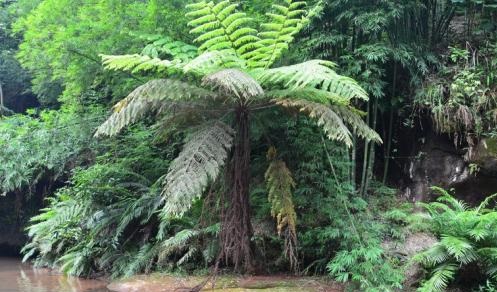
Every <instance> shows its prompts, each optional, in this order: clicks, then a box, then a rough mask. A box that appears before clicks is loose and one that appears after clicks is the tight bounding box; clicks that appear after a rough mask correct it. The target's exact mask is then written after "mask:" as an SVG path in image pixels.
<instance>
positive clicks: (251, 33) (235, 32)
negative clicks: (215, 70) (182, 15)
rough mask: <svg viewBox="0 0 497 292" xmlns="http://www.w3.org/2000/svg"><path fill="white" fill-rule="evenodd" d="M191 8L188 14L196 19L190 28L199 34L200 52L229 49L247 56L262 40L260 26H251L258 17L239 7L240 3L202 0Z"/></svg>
mask: <svg viewBox="0 0 497 292" xmlns="http://www.w3.org/2000/svg"><path fill="white" fill-rule="evenodd" d="M187 8H188V9H189V10H190V12H189V13H187V14H186V15H187V17H189V18H191V19H192V20H191V21H190V22H189V23H188V25H189V26H191V27H193V29H192V30H191V31H190V32H191V33H193V34H197V35H199V36H198V37H197V38H196V39H195V42H198V43H200V44H201V45H200V47H199V51H200V52H208V51H224V50H227V51H231V52H232V53H234V54H236V55H237V56H238V57H239V58H243V56H244V55H245V54H246V53H247V52H249V51H251V50H252V49H253V48H254V47H255V43H257V42H258V41H259V38H258V37H257V36H256V35H257V30H256V29H254V28H252V27H251V25H252V23H253V22H254V20H253V19H252V18H250V17H248V16H247V14H246V13H243V12H239V11H237V8H238V4H233V3H231V1H229V0H225V1H221V2H219V3H217V4H216V3H214V2H212V1H210V2H206V1H201V2H198V3H195V4H190V5H187Z"/></svg>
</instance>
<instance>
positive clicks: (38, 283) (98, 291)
mask: <svg viewBox="0 0 497 292" xmlns="http://www.w3.org/2000/svg"><path fill="white" fill-rule="evenodd" d="M106 285H107V283H105V282H103V281H98V280H83V279H79V278H74V277H67V276H64V275H61V274H59V273H56V272H54V271H50V270H46V269H34V268H32V267H31V266H30V265H24V264H21V262H20V260H18V259H8V258H0V292H108V291H110V290H108V289H107V288H106Z"/></svg>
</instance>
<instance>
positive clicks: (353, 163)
mask: <svg viewBox="0 0 497 292" xmlns="http://www.w3.org/2000/svg"><path fill="white" fill-rule="evenodd" d="M356 148H357V141H356V139H355V137H353V140H352V149H351V150H350V151H351V152H350V183H351V185H352V190H353V191H354V192H355V190H356V187H357V186H356V151H357V149H356Z"/></svg>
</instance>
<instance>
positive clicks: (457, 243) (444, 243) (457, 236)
mask: <svg viewBox="0 0 497 292" xmlns="http://www.w3.org/2000/svg"><path fill="white" fill-rule="evenodd" d="M433 190H434V191H436V192H437V193H439V194H440V197H439V198H438V199H437V201H436V202H432V203H420V205H421V206H422V207H424V209H425V210H426V211H427V212H428V213H427V214H425V215H420V216H421V218H422V219H423V220H425V221H426V222H425V223H428V226H430V228H431V231H432V232H433V233H434V234H436V235H437V236H438V237H439V239H440V241H439V242H438V243H437V244H435V245H434V246H432V247H431V248H429V249H428V250H426V251H423V252H421V253H419V254H417V255H416V256H415V257H414V260H415V261H417V262H419V263H420V264H421V265H422V266H424V267H425V268H427V269H428V271H429V272H430V273H429V276H428V277H427V279H425V280H424V281H423V282H422V284H421V287H420V288H419V289H418V291H420V292H439V291H445V289H446V288H447V286H448V285H449V284H450V283H451V282H452V281H454V280H455V277H456V275H457V273H458V272H459V271H462V270H464V269H465V268H466V267H469V266H476V267H477V268H478V270H479V271H480V273H481V275H482V276H483V278H486V279H488V280H496V279H497V211H496V210H495V209H488V208H487V207H488V205H489V203H490V202H491V201H492V200H493V199H494V198H495V197H496V196H497V195H493V196H490V197H488V198H487V199H486V200H484V201H483V202H482V203H481V204H480V205H479V206H478V207H476V208H469V207H468V206H467V205H466V204H465V203H464V202H461V201H458V200H456V199H455V198H454V197H452V196H451V195H450V194H449V193H448V192H447V191H445V190H443V189H441V188H438V187H434V188H433ZM475 284H478V283H475ZM480 284H484V283H480Z"/></svg>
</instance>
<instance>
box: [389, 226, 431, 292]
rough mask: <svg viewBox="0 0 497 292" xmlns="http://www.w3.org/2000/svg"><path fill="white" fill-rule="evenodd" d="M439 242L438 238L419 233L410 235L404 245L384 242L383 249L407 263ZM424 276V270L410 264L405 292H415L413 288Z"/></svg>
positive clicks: (407, 268)
mask: <svg viewBox="0 0 497 292" xmlns="http://www.w3.org/2000/svg"><path fill="white" fill-rule="evenodd" d="M437 242H438V240H437V238H436V237H435V236H433V235H431V234H428V233H423V232H417V233H413V234H409V235H408V236H407V237H406V239H405V241H404V242H403V243H402V244H394V243H393V242H384V243H383V248H384V249H385V250H386V251H387V253H389V254H391V255H395V256H397V257H400V258H401V259H403V260H404V261H406V262H409V261H410V259H411V258H412V257H413V256H414V255H416V254H417V253H419V252H421V251H424V250H426V249H428V248H430V247H432V246H433V245H435V244H436V243H437ZM422 276H423V269H422V268H421V266H420V265H419V264H417V263H414V262H413V263H409V264H408V265H407V266H406V269H405V271H404V283H403V286H404V288H405V289H406V290H403V291H411V290H412V291H414V290H415V289H414V290H413V289H411V288H413V287H416V285H417V284H418V282H419V280H420V279H421V277H422Z"/></svg>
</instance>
